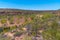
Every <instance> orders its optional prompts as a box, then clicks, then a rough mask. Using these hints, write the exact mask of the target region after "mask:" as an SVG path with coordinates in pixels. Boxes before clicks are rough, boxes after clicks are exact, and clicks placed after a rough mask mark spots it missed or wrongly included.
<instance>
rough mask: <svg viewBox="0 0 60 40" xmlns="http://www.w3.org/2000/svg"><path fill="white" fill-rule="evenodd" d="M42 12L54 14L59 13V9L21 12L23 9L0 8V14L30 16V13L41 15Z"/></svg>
mask: <svg viewBox="0 0 60 40" xmlns="http://www.w3.org/2000/svg"><path fill="white" fill-rule="evenodd" d="M42 12H51V13H53V12H54V13H56V12H60V9H59V10H23V9H10V8H0V14H32V13H42Z"/></svg>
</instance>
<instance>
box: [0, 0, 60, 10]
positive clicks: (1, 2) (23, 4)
mask: <svg viewBox="0 0 60 40" xmlns="http://www.w3.org/2000/svg"><path fill="white" fill-rule="evenodd" d="M0 8H11V9H24V10H58V9H60V0H0Z"/></svg>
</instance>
